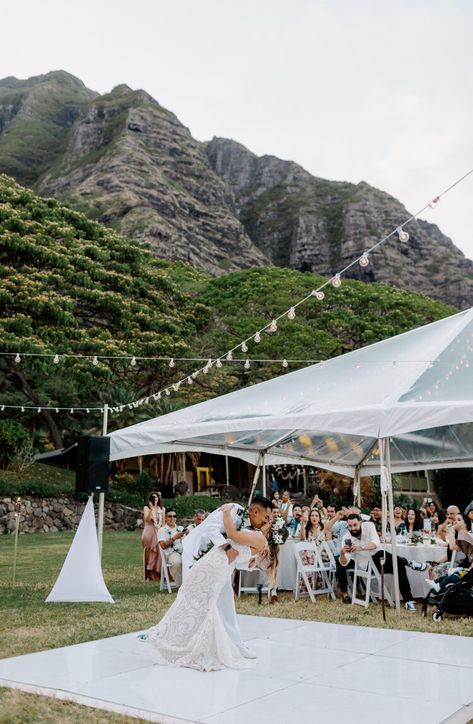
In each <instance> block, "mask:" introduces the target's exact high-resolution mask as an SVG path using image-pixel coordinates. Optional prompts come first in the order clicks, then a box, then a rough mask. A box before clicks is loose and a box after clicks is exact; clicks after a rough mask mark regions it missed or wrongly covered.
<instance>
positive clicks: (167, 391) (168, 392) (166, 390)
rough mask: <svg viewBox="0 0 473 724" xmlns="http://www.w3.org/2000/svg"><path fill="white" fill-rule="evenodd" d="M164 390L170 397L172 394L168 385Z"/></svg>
mask: <svg viewBox="0 0 473 724" xmlns="http://www.w3.org/2000/svg"><path fill="white" fill-rule="evenodd" d="M164 391H165V393H166V395H167V397H169V395H170V394H171V392H170V391H169V390H168V388H167V387H166V389H165V390H164Z"/></svg>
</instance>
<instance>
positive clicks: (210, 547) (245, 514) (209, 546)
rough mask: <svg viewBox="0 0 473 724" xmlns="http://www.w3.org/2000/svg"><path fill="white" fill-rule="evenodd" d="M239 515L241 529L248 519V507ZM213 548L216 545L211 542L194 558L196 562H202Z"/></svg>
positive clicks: (239, 512) (238, 511) (243, 508)
mask: <svg viewBox="0 0 473 724" xmlns="http://www.w3.org/2000/svg"><path fill="white" fill-rule="evenodd" d="M237 515H238V517H239V518H240V519H241V522H240V526H239V529H240V528H241V527H242V525H243V521H244V520H245V519H246V518H248V508H247V507H242V508H240V509H239V510H237ZM239 529H238V530H239ZM222 535H223V537H224V538H228V536H227V534H226V533H225V532H224V533H222ZM213 547H214V543H212V541H211V540H210V541H209V542H208V543H207V545H206V547H205V548H201V549H200V550H199V553H198V555H196V556H194V560H195V561H198V560H200V559H201V558H202V557H203V556H205V555H207V553H208V552H209V551H210V550H212V548H213Z"/></svg>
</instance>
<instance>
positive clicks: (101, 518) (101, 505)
mask: <svg viewBox="0 0 473 724" xmlns="http://www.w3.org/2000/svg"><path fill="white" fill-rule="evenodd" d="M107 426H108V405H107V403H105V405H104V406H103V423H102V435H106V434H107ZM104 509H105V493H99V514H98V518H97V536H98V541H99V557H100V560H102V541H103V525H104Z"/></svg>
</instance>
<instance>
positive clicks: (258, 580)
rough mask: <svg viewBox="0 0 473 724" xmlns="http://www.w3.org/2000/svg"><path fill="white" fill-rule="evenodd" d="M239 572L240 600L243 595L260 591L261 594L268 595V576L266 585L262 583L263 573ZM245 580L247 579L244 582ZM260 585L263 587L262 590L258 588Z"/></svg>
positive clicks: (240, 570) (241, 570) (242, 570)
mask: <svg viewBox="0 0 473 724" xmlns="http://www.w3.org/2000/svg"><path fill="white" fill-rule="evenodd" d="M239 572H240V575H239V577H238V598H240V596H241V594H242V593H259V592H260V591H261V593H268V590H269V589H268V584H267V582H266V576H264V581H265V583H262V578H263V572H262V571H259V570H258V571H247V570H245V569H239ZM244 578H245V579H246V580H245V581H244V580H243V579H244ZM248 579H250V580H248ZM251 584H254V585H251ZM258 585H262V588H261V589H260V588H258Z"/></svg>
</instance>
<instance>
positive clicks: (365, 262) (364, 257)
mask: <svg viewBox="0 0 473 724" xmlns="http://www.w3.org/2000/svg"><path fill="white" fill-rule="evenodd" d="M358 263H359V265H360V266H368V264H369V263H370V258H369V256H368V254H367V253H366V251H365V252H364V253H363V254H362V255H361V256H360V259H359V261H358Z"/></svg>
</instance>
